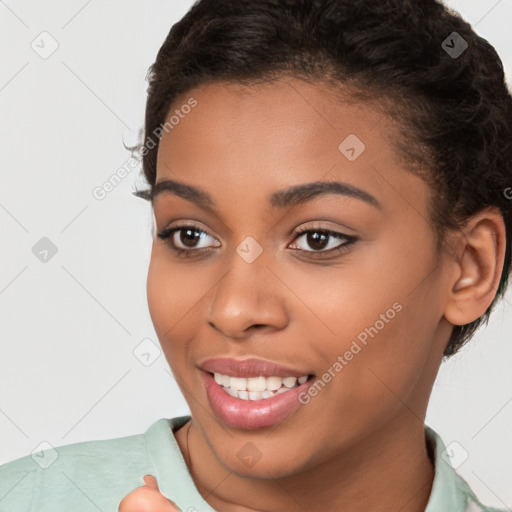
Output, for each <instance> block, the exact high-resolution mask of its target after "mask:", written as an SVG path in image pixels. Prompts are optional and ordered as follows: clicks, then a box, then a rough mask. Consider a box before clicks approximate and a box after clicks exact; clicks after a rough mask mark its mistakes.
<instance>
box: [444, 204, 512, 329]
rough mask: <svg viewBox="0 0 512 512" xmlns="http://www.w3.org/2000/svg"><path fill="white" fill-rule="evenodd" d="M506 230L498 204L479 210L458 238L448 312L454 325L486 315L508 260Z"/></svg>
mask: <svg viewBox="0 0 512 512" xmlns="http://www.w3.org/2000/svg"><path fill="white" fill-rule="evenodd" d="M505 247H506V231H505V224H504V221H503V217H502V215H501V213H500V211H499V209H498V208H488V209H485V210H482V211H481V212H479V213H478V214H475V215H474V216H473V217H471V219H470V220H469V221H468V222H467V224H466V225H465V226H464V227H463V228H462V233H461V234H460V235H459V239H458V253H459V254H461V256H460V258H459V259H458V261H457V263H456V265H455V266H454V273H453V275H454V280H453V281H452V283H453V284H451V289H450V291H449V297H448V301H447V302H446V307H445V312H444V316H445V318H446V319H447V320H448V321H449V322H450V323H452V324H453V325H465V324H469V323H471V322H473V321H474V320H476V319H478V318H479V317H480V316H482V315H483V314H484V313H485V311H486V310H487V308H488V307H489V305H490V304H491V303H492V301H493V299H494V297H495V295H496V291H497V289H498V286H499V282H500V279H501V274H502V270H503V263H504V260H505Z"/></svg>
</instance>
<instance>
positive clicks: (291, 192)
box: [150, 179, 382, 210]
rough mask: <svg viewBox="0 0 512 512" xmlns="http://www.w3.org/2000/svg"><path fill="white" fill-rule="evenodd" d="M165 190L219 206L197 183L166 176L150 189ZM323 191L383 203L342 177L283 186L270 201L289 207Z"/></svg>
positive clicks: (208, 206) (155, 192) (154, 192)
mask: <svg viewBox="0 0 512 512" xmlns="http://www.w3.org/2000/svg"><path fill="white" fill-rule="evenodd" d="M163 193H171V194H174V195H176V196H178V197H182V198H183V199H187V200H188V201H192V202H194V203H196V204H197V205H199V206H202V207H203V208H205V209H208V210H215V208H216V207H217V205H216V203H215V201H214V200H213V198H212V196H211V195H210V194H209V193H208V192H206V191H205V190H202V189H200V188H199V187H196V186H194V185H187V184H185V183H180V182H179V181H175V180H170V179H165V180H162V181H159V182H158V183H156V184H155V185H154V187H153V189H152V191H151V194H150V199H151V202H153V200H154V198H155V197H156V196H158V195H161V194H163ZM324 194H340V195H343V196H347V197H352V198H355V199H359V200H361V201H364V202H366V203H368V204H370V205H372V206H374V207H375V208H377V209H379V210H382V204H381V203H380V201H378V200H377V199H376V198H375V197H374V196H372V195H371V194H369V193H368V192H366V191H365V190H362V189H360V188H358V187H355V186H354V185H350V184H348V183H343V182H341V181H315V182H312V183H304V184H301V185H293V186H291V187H289V188H287V189H284V190H278V191H277V192H274V193H273V194H271V196H270V198H269V202H270V204H271V206H272V207H274V208H279V209H282V208H286V207H288V206H295V205H297V204H301V203H305V202H307V201H310V200H312V199H314V198H315V197H317V196H320V195H324Z"/></svg>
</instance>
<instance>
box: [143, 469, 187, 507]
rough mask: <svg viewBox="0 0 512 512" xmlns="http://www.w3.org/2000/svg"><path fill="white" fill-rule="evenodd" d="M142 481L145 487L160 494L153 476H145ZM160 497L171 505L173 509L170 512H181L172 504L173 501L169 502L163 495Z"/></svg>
mask: <svg viewBox="0 0 512 512" xmlns="http://www.w3.org/2000/svg"><path fill="white" fill-rule="evenodd" d="M143 480H144V483H145V484H146V487H149V488H151V489H155V490H156V491H158V492H160V488H159V487H158V482H157V481H156V478H155V477H154V476H153V475H145V476H144V478H143ZM162 497H163V498H165V499H166V500H167V501H169V502H170V503H171V505H172V506H173V507H174V509H173V510H172V512H175V511H176V512H181V509H180V508H179V507H178V505H176V503H174V501H171V500H170V499H169V498H166V497H165V496H163V495H162ZM169 512H171V510H169Z"/></svg>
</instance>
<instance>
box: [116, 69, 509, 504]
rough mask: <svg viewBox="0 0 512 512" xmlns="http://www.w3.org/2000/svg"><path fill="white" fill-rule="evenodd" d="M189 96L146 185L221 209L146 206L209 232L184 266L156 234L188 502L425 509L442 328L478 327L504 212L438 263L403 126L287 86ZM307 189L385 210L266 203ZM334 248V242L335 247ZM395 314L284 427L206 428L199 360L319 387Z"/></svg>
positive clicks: (494, 279) (159, 216)
mask: <svg viewBox="0 0 512 512" xmlns="http://www.w3.org/2000/svg"><path fill="white" fill-rule="evenodd" d="M190 97H194V98H195V99H196V100H197V102H198V103H197V106H196V107H195V108H194V109H193V110H192V112H191V113H190V114H188V115H187V116H186V117H185V118H184V119H183V120H180V123H179V124H178V125H176V126H174V128H173V129H172V130H170V131H169V133H165V132H164V134H163V136H162V139H161V142H160V145H159V152H158V168H157V182H159V181H161V180H163V179H166V178H170V179H174V180H178V181H180V182H183V183H187V184H192V185H195V186H198V187H201V188H202V189H204V190H205V191H207V192H208V193H209V194H210V195H211V196H212V198H213V199H214V201H215V202H216V203H217V206H218V207H217V209H216V210H215V211H214V212H208V211H207V210H203V209H201V208H200V207H199V206H197V205H196V204H194V203H192V202H190V201H188V200H186V199H184V198H181V197H177V196H176V195H174V194H171V193H167V194H162V195H159V196H157V197H155V200H154V204H153V206H154V215H155V227H156V231H157V232H160V231H161V230H162V229H164V228H166V227H169V226H170V225H171V223H172V226H176V225H178V224H180V225H185V226H186V225H187V224H188V225H190V222H191V221H194V222H193V223H194V224H195V225H197V226H198V227H199V228H200V229H202V230H204V231H206V234H207V236H206V238H204V239H201V240H200V241H198V242H197V243H196V245H197V246H199V247H206V249H203V255H202V256H199V257H198V256H195V257H190V258H186V257H185V258H183V257H181V258H180V257H179V256H176V255H175V253H173V252H172V250H171V249H170V245H169V244H170V241H169V239H168V240H160V239H159V238H155V240H154V243H153V247H152V254H151V262H150V267H149V272H148V280H147V294H148V304H149V309H150V314H151V318H152V321H153V323H154V326H155V330H156V332H157V334H158V337H159V340H160V343H161V345H162V348H163V351H164V352H165V356H166V358H167V361H168V363H169V365H170V368H171V370H172V372H173V375H174V377H175V379H176V382H177V383H178V385H179V387H180V389H181V390H182V392H183V394H184V396H185V398H186V400H187V403H188V405H189V407H190V411H191V416H192V421H191V426H190V434H189V451H188V452H187V450H186V440H185V436H186V430H187V429H188V426H185V427H183V428H182V429H180V430H179V431H177V432H176V433H175V436H176V439H177V441H178V444H179V446H180V449H181V451H182V452H183V454H184V456H185V459H186V460H188V459H187V456H190V460H191V464H189V471H190V473H191V475H192V477H193V479H194V482H195V483H196V486H197V488H198V490H199V491H200V493H201V494H202V495H203V497H204V498H205V500H206V501H207V502H208V503H209V504H210V505H211V506H212V507H213V508H214V509H216V510H222V511H223V512H252V511H268V512H270V511H275V510H287V511H290V512H295V511H297V512H299V511H301V512H302V511H304V510H307V511H311V512H313V511H325V510H333V508H336V509H340V510H341V509H343V510H351V511H357V510H372V511H375V512H384V511H391V510H393V511H396V510H400V511H401V512H420V511H424V510H425V507H426V505H427V502H428V498H429V496H430V492H431V486H432V481H433V477H434V468H433V465H432V463H431V461H430V459H429V456H428V453H427V450H426V445H425V437H424V419H425V414H426V409H427V404H428V400H429V396H430V393H431V390H432V386H433V383H434V380H435V377H436V374H437V372H438V369H439V366H440V363H441V360H442V354H443V350H444V348H445V346H446V343H447V341H448V339H449V336H450V333H451V330H452V327H453V325H462V324H466V323H469V322H471V321H473V320H475V319H476V318H478V317H479V316H481V315H482V314H483V313H484V312H485V310H486V309H487V307H488V306H489V304H490V303H491V301H492V299H493V297H494V295H495V293H496V290H497V287H498V283H499V278H500V272H501V269H502V266H503V261H504V253H505V228H504V223H503V219H502V217H501V215H500V214H499V211H498V210H496V209H493V208H489V209H486V210H485V211H482V212H480V213H479V214H477V215H475V216H474V217H473V218H472V219H471V220H470V222H469V223H468V224H467V226H466V227H465V228H464V231H463V233H462V234H460V235H454V236H453V238H452V239H451V242H452V243H451V245H450V251H448V248H446V250H444V251H442V252H440V253H437V252H436V249H435V236H434V232H433V229H432V226H431V224H430V223H429V221H428V219H429V216H428V209H427V205H428V200H429V197H430V194H431V191H430V189H429V188H428V186H427V185H426V184H425V182H424V181H422V180H421V179H420V178H419V177H417V176H414V175H413V174H412V173H411V172H409V170H408V168H407V166H406V164H404V162H403V161H402V160H401V159H400V158H399V156H398V155H397V154H396V152H395V150H394V149H393V145H392V143H391V142H392V140H393V138H396V137H398V130H397V127H396V126H395V125H394V124H393V122H392V121H391V119H389V118H387V117H386V116H385V115H383V114H382V113H381V112H379V110H378V109H377V108H375V107H374V106H372V105H370V104H355V103H352V102H351V101H350V97H349V96H347V97H346V98H345V101H340V99H339V97H338V98H337V97H335V96H334V95H333V94H332V92H331V91H329V90H328V89H327V88H326V87H325V86H323V85H321V84H307V83H305V82H303V81H300V80H297V79H292V78H286V79H281V80H280V81H278V82H274V83H272V84H265V85H262V86H258V87H255V86H251V87H244V86H241V85H236V84H219V83H217V84H209V85H203V86H200V87H198V88H195V89H193V90H192V91H188V92H187V94H185V95H183V96H182V97H181V98H179V99H178V100H176V101H175V103H174V105H173V108H179V106H180V105H181V104H184V103H185V102H186V101H187V99H188V98H190ZM349 134H356V135H357V137H358V138H359V139H360V140H361V141H363V142H364V144H365V146H366V149H365V151H364V152H363V153H361V154H360V156H359V157H358V158H357V159H356V160H355V161H349V160H348V159H347V158H345V156H344V155H343V154H342V153H341V152H340V150H339V149H338V145H339V144H340V142H342V141H343V140H344V139H345V138H346V137H347V136H348V135H349ZM318 180H320V181H332V180H339V181H343V182H346V183H349V184H351V185H354V186H357V187H359V188H361V189H363V190H365V191H366V192H368V193H370V194H371V195H373V196H374V197H375V198H377V199H378V201H379V202H380V203H381V205H382V208H381V209H378V208H375V207H374V206H372V205H370V204H368V203H366V202H363V201H361V200H359V199H356V198H351V197H346V196H342V195H335V194H329V195H323V196H316V197H315V198H313V199H312V200H311V201H309V202H306V203H304V204H300V205H296V206H294V207H289V208H285V209H284V210H278V209H276V210H272V208H271V207H270V205H269V204H268V196H269V195H270V194H271V193H273V192H275V191H277V190H279V189H283V188H287V187H289V186H291V185H298V184H303V183H308V182H313V181H318ZM299 227H304V228H307V229H315V228H316V229H318V228H321V229H324V230H325V229H329V230H332V231H336V232H339V233H344V234H347V235H352V236H356V237H357V240H356V242H355V243H354V244H353V245H351V246H349V248H348V250H347V251H345V252H340V253H336V252H335V251H331V252H330V253H328V252H326V249H324V250H323V252H322V250H321V249H318V247H317V246H316V248H315V246H314V245H311V244H308V240H307V235H302V236H300V237H297V236H295V235H294V232H295V230H296V229H297V228H299ZM179 235H180V233H179V232H178V233H177V234H176V235H175V236H174V237H173V239H174V241H175V242H176V243H177V244H179V246H180V247H182V248H183V247H185V248H186V247H187V246H185V245H184V243H183V237H180V236H179ZM247 236H252V237H253V238H254V239H255V240H256V241H257V242H258V244H259V245H260V246H261V247H262V249H263V252H262V253H261V255H260V256H259V257H258V258H257V259H256V260H255V261H254V262H252V263H250V264H249V263H247V262H246V261H244V259H242V258H241V257H240V256H239V255H238V254H237V252H236V248H237V246H238V245H239V244H240V243H241V242H242V241H243V240H244V239H245V238H246V237H247ZM310 240H311V239H310ZM329 240H330V241H329V247H328V248H331V247H335V246H339V245H340V244H342V243H343V240H339V239H337V238H330V239H329ZM185 241H186V240H185ZM180 242H181V243H180ZM188 247H189V250H191V251H194V250H196V251H197V249H194V246H192V248H191V249H190V245H189V246H188ZM314 251H316V252H314ZM315 256H316V258H315ZM394 303H399V304H400V305H401V306H402V309H401V310H400V312H397V313H396V315H395V316H394V318H393V319H392V320H390V321H389V322H387V323H386V324H385V326H384V327H383V328H382V329H380V330H379V332H378V334H376V335H375V336H374V337H373V338H371V337H369V338H368V343H367V345H366V346H363V348H362V350H361V351H360V352H359V353H358V354H357V355H356V356H354V357H353V359H352V360H350V361H349V362H348V364H346V365H345V366H344V367H343V369H342V370H341V371H340V372H339V373H337V374H336V376H335V377H334V378H333V379H332V380H331V382H329V383H328V384H327V385H326V386H325V387H324V389H323V390H322V391H321V392H320V393H318V395H317V396H316V397H314V398H312V399H311V401H310V403H308V404H307V405H303V406H301V407H299V408H298V409H297V410H296V411H295V412H294V413H293V414H291V415H289V416H288V417H287V418H286V419H285V420H284V421H283V422H282V423H280V424H278V425H274V426H272V427H268V428H263V429H258V430H244V429H235V428H231V427H229V426H227V425H225V424H223V423H222V422H221V421H220V420H218V419H216V417H215V416H214V414H213V412H212V409H211V407H210V405H209V402H208V399H207V395H206V391H205V387H204V384H203V381H202V378H201V371H200V370H199V369H198V366H197V365H198V363H199V362H200V361H202V360H204V359H206V358H208V357H215V356H232V357H235V358H236V357H240V358H243V357H246V356H259V357H262V358H265V359H269V360H272V361H276V362H278V363H282V364H287V365H290V366H293V367H295V368H299V369H304V370H306V371H305V373H313V374H315V376H316V377H317V378H318V377H320V376H322V374H324V373H325V372H326V371H327V370H328V369H329V368H330V367H332V366H333V364H334V363H335V362H336V360H337V357H338V356H339V355H343V354H344V353H345V352H346V351H347V350H349V348H350V346H351V344H352V341H353V340H356V339H357V336H358V334H359V333H361V332H363V331H364V330H365V328H369V327H370V326H374V324H375V323H376V321H377V320H379V319H380V318H381V316H380V315H381V314H385V313H386V311H387V310H389V309H390V308H392V305H393V304H394ZM248 442H250V443H252V444H253V445H255V446H256V448H257V449H258V450H259V452H260V453H261V458H260V459H259V460H258V461H257V462H256V463H255V464H254V465H253V466H252V467H248V466H247V465H245V464H244V463H243V461H242V460H241V459H239V458H238V456H237V452H238V451H239V450H240V449H241V448H242V447H244V445H246V443H248ZM334 504H335V505H336V506H334ZM341 504H342V505H341ZM183 505H184V504H180V506H181V507H183ZM154 510H155V511H156V510H158V509H156V508H155V509H154ZM162 510H167V509H162ZM123 512H125V511H124V510H123ZM126 512H130V511H129V510H128V511H126ZM133 512H136V511H133Z"/></svg>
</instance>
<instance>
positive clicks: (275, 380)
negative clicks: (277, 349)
mask: <svg viewBox="0 0 512 512" xmlns="http://www.w3.org/2000/svg"><path fill="white" fill-rule="evenodd" d="M207 373H209V374H210V375H211V376H212V377H213V378H214V380H215V382H216V383H217V384H219V385H220V386H221V387H222V389H223V390H224V391H225V392H226V393H228V394H229V395H230V396H232V397H233V398H239V399H241V400H264V399H268V398H272V397H274V396H277V395H280V394H282V393H287V392H289V391H291V390H292V389H295V388H297V387H299V386H300V385H302V384H304V383H306V382H307V381H309V380H311V379H312V378H313V377H314V375H312V374H308V375H302V376H301V377H292V376H290V377H279V376H276V375H270V376H264V375H260V376H258V377H232V376H230V375H225V374H222V373H217V372H207Z"/></svg>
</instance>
